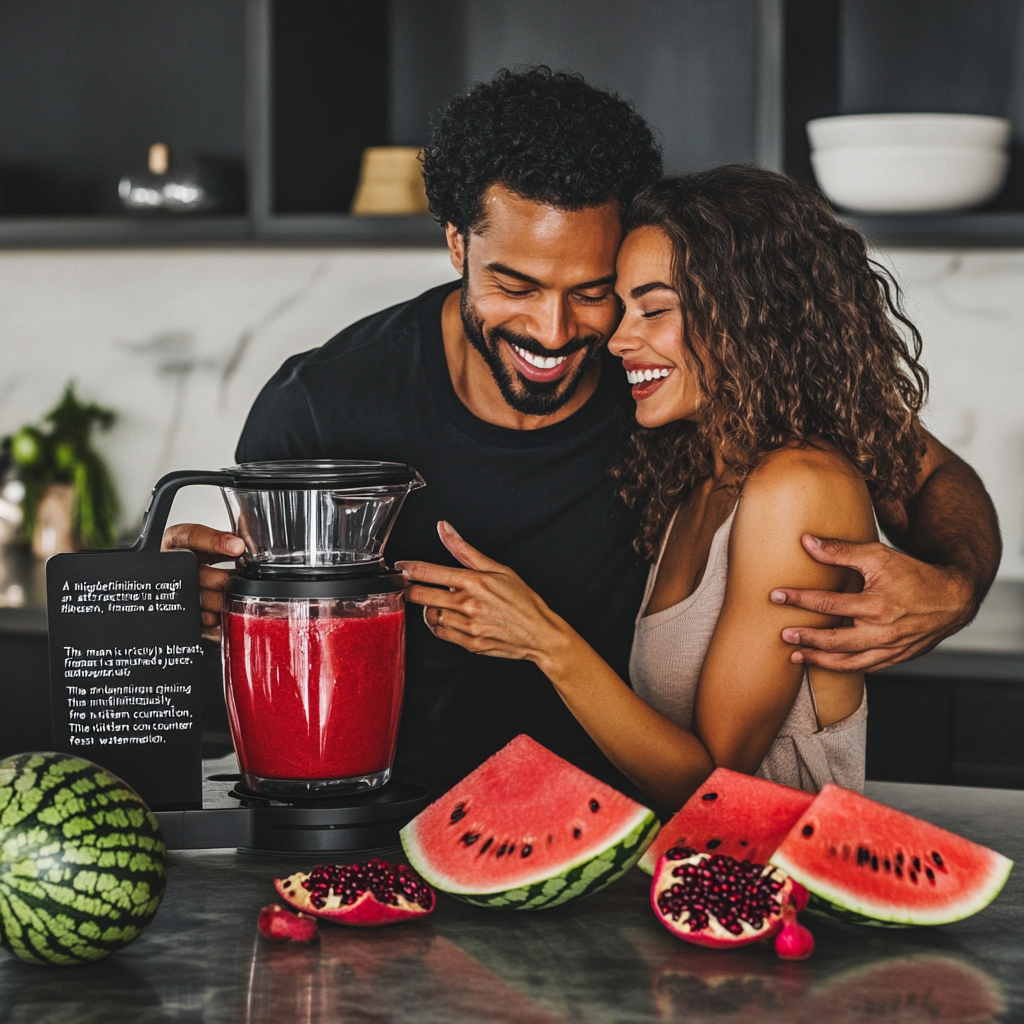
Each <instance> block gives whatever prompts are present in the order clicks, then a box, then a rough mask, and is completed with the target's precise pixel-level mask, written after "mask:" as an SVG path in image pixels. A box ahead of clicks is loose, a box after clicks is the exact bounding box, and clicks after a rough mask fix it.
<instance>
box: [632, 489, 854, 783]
mask: <svg viewBox="0 0 1024 1024" xmlns="http://www.w3.org/2000/svg"><path fill="white" fill-rule="evenodd" d="M736 508H739V502H737V504H736ZM736 508H734V509H733V510H732V514H731V515H730V516H729V518H728V519H727V520H726V521H725V522H724V523H723V524H722V525H721V526H720V527H719V528H718V530H717V532H716V533H715V536H714V539H713V540H712V542H711V552H710V554H709V555H708V564H707V566H706V568H705V569H704V576H703V578H702V579H701V581H700V583H699V584H698V585H697V589H696V590H694V592H693V593H692V594H691V595H690V596H689V597H688V598H686V600H684V601H680V602H679V604H676V605H673V606H672V607H671V608H665V609H664V610H663V611H660V612H654V613H653V614H652V615H648V616H646V617H644V612H645V611H646V610H647V602H648V601H649V600H650V598H651V594H652V592H653V591H654V583H655V580H656V579H657V578H658V567H659V566H660V565H661V559H662V555H664V553H665V541H663V542H662V546H661V552H660V553H659V555H658V561H657V562H655V564H654V565H653V566H652V567H651V571H650V574H649V576H648V578H647V590H646V592H645V593H644V599H643V603H642V604H641V606H640V612H639V614H638V615H637V619H636V631H635V633H634V636H633V653H632V656H631V657H630V661H629V677H630V679H631V680H632V683H633V689H634V690H635V691H636V693H637V694H638V695H639V696H640V697H641V698H643V700H644V701H646V702H647V703H648V704H650V706H651V707H652V708H654V709H655V710H656V711H660V712H661V714H663V715H664V716H665V717H666V718H668V719H670V720H671V721H673V722H675V723H676V725H679V726H681V727H682V728H684V729H691V728H692V722H693V704H694V699H695V697H696V694H697V681H698V679H699V678H700V671H701V667H702V666H703V664H704V658H705V656H706V655H707V652H708V647H709V646H710V644H711V637H712V635H713V634H714V632H715V626H716V625H717V624H718V617H719V615H720V614H721V612H722V605H723V603H724V602H725V584H726V580H727V578H728V575H729V535H730V533H731V532H732V524H733V521H734V520H735V518H736ZM673 518H674V517H673ZM671 528H672V524H671V523H670V524H669V529H668V530H666V531H665V538H666V540H667V538H668V535H669V532H670V531H671ZM867 717H868V707H867V696H866V694H865V696H864V697H863V698H862V699H861V703H860V707H859V708H858V709H857V710H856V711H855V712H854V713H853V714H852V715H850V716H849V717H848V718H844V719H843V720H842V721H841V722H835V723H833V724H832V725H829V726H826V727H825V728H824V729H819V728H818V714H817V711H816V709H815V706H814V692H813V691H812V689H811V684H810V680H809V679H808V677H807V672H806V671H804V677H803V680H802V681H801V683H800V690H799V692H798V693H797V697H796V701H795V703H794V704H793V707H792V709H791V710H790V712H789V717H788V718H787V719H786V721H785V723H784V724H783V726H782V730H781V731H780V732H779V735H778V737H777V739H776V740H775V742H774V743H773V744H772V746H771V749H770V750H769V751H768V756H767V757H765V759H764V761H763V762H762V764H761V767H760V768H759V769H758V770H757V774H758V775H759V776H760V777H761V778H763V779H770V780H771V781H772V782H781V783H782V784H783V785H786V786H794V787H796V788H797V789H804V790H807V792H809V793H816V792H817V791H818V790H819V789H821V787H822V786H824V785H825V783H826V782H834V783H836V784H837V785H839V786H843V787H845V788H846V789H852V790H854V791H855V792H858V793H860V792H863V789H864V750H865V745H866V742H867Z"/></svg>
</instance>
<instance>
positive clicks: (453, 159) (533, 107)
mask: <svg viewBox="0 0 1024 1024" xmlns="http://www.w3.org/2000/svg"><path fill="white" fill-rule="evenodd" d="M660 177H661V150H660V147H659V146H658V144H657V142H656V141H655V139H654V135H653V134H652V132H651V129H650V127H649V126H648V124H647V122H646V121H645V120H644V119H643V117H642V116H641V115H640V114H639V113H638V112H637V111H636V109H635V108H634V107H633V105H632V104H631V103H628V102H627V101H626V100H624V99H622V98H621V97H620V96H618V95H612V94H611V93H607V92H604V91H602V90H601V89H596V88H595V87H594V86H592V85H588V84H587V83H586V82H585V81H584V80H583V78H582V76H580V75H575V74H568V73H566V72H563V71H552V70H551V69H550V68H548V67H545V66H543V65H541V66H537V67H527V68H522V69H517V70H515V71H510V70H508V69H507V68H503V69H502V70H501V71H499V72H498V73H497V75H495V77H494V78H493V79H492V80H491V81H490V82H478V83H477V84H476V85H474V86H473V87H472V88H471V89H470V90H469V92H467V93H466V94H465V95H462V96H456V97H455V98H454V99H453V100H451V101H450V102H449V103H448V105H447V106H446V107H445V108H444V110H443V111H442V112H441V114H440V116H439V118H438V120H437V122H436V123H435V124H434V126H433V131H432V135H431V141H430V144H429V145H428V146H427V147H426V148H425V149H424V151H423V178H424V181H425V182H426V186H427V197H428V198H429V200H430V212H431V213H432V214H433V215H434V217H435V218H436V220H437V221H438V222H439V223H441V224H445V223H447V222H450V223H452V224H454V225H455V227H456V228H457V229H458V231H459V233H460V234H462V235H465V234H467V233H468V232H469V231H470V230H471V229H473V228H475V227H478V226H479V223H480V219H481V209H482V207H481V200H482V198H483V194H484V192H486V190H487V189H488V188H489V187H490V186H491V185H494V184H497V183H500V184H502V185H504V186H505V187H506V188H508V189H509V190H510V191H512V192H514V193H515V194H516V195H519V196H522V197H523V198H524V199H532V200H535V201H537V202H541V203H548V204H550V205H552V206H556V207H559V208H561V209H565V210H582V209H584V208H586V207H589V206H600V205H602V204H604V203H607V202H610V201H613V200H614V201H616V202H618V203H619V204H620V206H624V205H625V204H626V203H628V202H629V201H630V200H631V199H632V198H633V196H634V195H635V194H636V192H637V191H638V190H639V189H640V188H641V187H643V186H644V185H646V184H649V183H650V182H652V181H656V180H657V179H658V178H660Z"/></svg>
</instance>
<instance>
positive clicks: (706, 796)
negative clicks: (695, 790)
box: [701, 793, 718, 800]
mask: <svg viewBox="0 0 1024 1024" xmlns="http://www.w3.org/2000/svg"><path fill="white" fill-rule="evenodd" d="M717 799H718V794H717V793H705V794H704V795H703V796H702V797H701V800H717Z"/></svg>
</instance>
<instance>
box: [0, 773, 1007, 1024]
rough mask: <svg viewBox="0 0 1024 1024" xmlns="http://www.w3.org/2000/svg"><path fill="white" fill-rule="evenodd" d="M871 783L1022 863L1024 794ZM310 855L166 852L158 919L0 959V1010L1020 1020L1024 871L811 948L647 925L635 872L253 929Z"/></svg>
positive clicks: (80, 1014)
mask: <svg viewBox="0 0 1024 1024" xmlns="http://www.w3.org/2000/svg"><path fill="white" fill-rule="evenodd" d="M868 792H869V795H871V796H873V797H875V798H877V799H881V800H883V801H885V802H887V803H890V804H892V805H893V806H896V807H900V808H902V809H904V810H906V811H909V812H911V813H913V814H917V815H920V816H921V817H924V818H927V819H929V820H931V821H934V822H935V823H936V824H939V825H942V826H945V827H947V828H950V829H952V830H954V831H957V832H960V833H962V834H964V835H966V836H968V837H970V838H972V839H975V840H977V841H979V842H983V843H985V844H986V845H989V846H992V847H994V848H995V849H998V850H999V851H1000V852H1002V853H1004V854H1006V855H1007V856H1009V857H1012V858H1013V859H1014V860H1016V861H1017V862H1018V864H1019V863H1020V862H1021V860H1022V859H1024V793H1021V792H1014V791H1006V790H988V789H968V788H962V787H945V786H917V785H902V784H893V783H869V787H868ZM308 866H309V865H308V864H306V863H305V862H302V861H298V862H297V861H294V860H286V859H280V858H270V857H267V858H264V857H258V856H252V855H243V854H238V853H235V852H233V851H216V852H192V853H175V854H172V855H171V870H170V883H169V887H168V891H167V896H166V898H165V900H164V904H163V906H162V908H161V910H160V913H159V915H158V916H157V918H156V921H155V922H154V924H153V926H152V927H151V928H150V929H149V931H148V932H147V933H146V934H144V935H143V936H142V938H140V939H139V940H138V941H137V942H136V943H135V944H134V945H133V946H131V947H129V948H128V949H126V950H125V951H123V952H122V953H120V954H118V955H117V956H114V957H112V958H110V959H109V960H107V961H105V962H103V963H100V964H94V965H90V966H88V967H81V968H73V969H67V968H54V969H48V968H43V967H36V966H33V965H29V964H22V963H20V962H17V961H15V960H13V959H10V958H6V957H5V958H4V959H3V960H2V961H0V1006H2V1007H3V1011H2V1013H0V1017H2V1019H3V1020H5V1021H12V1022H26V1024H28V1022H31V1024H57V1022H58V1021H59V1022H62V1024H63V1022H71V1021H74V1022H76V1024H82V1022H93V1021H95V1022H96V1024H101V1022H102V1024H119V1022H139V1024H142V1022H145V1024H156V1022H179V1021H180V1022H189V1024H198V1022H200V1021H202V1022H204V1024H214V1022H222V1021H223V1022H229V1021H230V1022H236V1021H242V1022H245V1024H263V1022H266V1024H279V1022H285V1021H287V1022H289V1024H292V1022H295V1024H315V1022H328V1021H329V1022H337V1021H359V1022H365V1024H368V1022H371V1021H372V1022H376V1024H384V1022H392V1021H394V1022H399V1021H402V1022H405V1021H408V1022H413V1021H415V1022H416V1024H432V1022H437V1024H460V1022H472V1024H488V1022H507V1024H511V1022H513V1021H514V1022H516V1024H524V1022H525V1024H559V1022H571V1021H576V1022H586V1024H603V1022H615V1024H641V1022H647V1021H679V1022H682V1021H694V1022H695V1021H700V1022H724V1021H739V1020H743V1021H748V1022H780V1024H781V1022H786V1024H799V1022H807V1024H812V1022H813V1024H821V1022H837V1021H867V1020H885V1021H889V1022H892V1024H897V1022H904V1024H910V1022H914V1024H918V1022H924V1021H941V1022H943V1024H954V1022H958V1021H960V1022H967V1021H970V1022H971V1024H984V1022H988V1021H993V1022H995V1021H1018V1020H1022V1019H1024V874H1022V873H1021V869H1019V868H1018V869H1017V870H1015V872H1014V873H1013V874H1011V876H1010V880H1009V882H1008V883H1007V885H1006V888H1005V889H1004V891H1003V893H1002V894H1001V895H1000V896H999V898H998V899H997V900H996V902H995V903H994V904H993V905H992V906H990V907H989V908H987V909H986V910H985V911H983V912H982V913H981V914H979V915H977V916H975V917H974V918H971V919H970V920H967V921H963V922H960V923H958V924H954V925H947V926H944V927H940V928H931V929H907V930H889V929H873V928H862V927H857V926H854V925H842V924H837V923H832V922H828V921H823V920H821V919H820V918H813V917H812V916H811V915H805V917H806V923H807V924H808V925H810V927H811V928H812V930H813V931H814V934H815V937H816V939H817V946H818V948H817V950H816V952H815V954H814V956H813V957H812V958H811V959H810V960H807V961H804V962H801V963H784V962H782V961H780V960H778V959H777V958H776V957H775V955H774V953H773V952H772V950H771V949H770V948H768V947H763V946H760V945H758V946H757V947H756V948H747V949H743V950H733V951H718V950H706V949H699V948H696V947H692V946H687V945H686V944H685V943H683V942H681V941H679V940H678V939H676V938H674V937H673V936H672V935H670V934H669V933H668V932H667V931H665V930H664V929H663V928H662V927H661V926H660V925H659V924H658V923H657V921H655V919H654V917H653V915H652V913H651V910H650V907H649V904H648V902H647V890H648V884H649V883H648V880H647V876H645V875H643V874H641V873H640V872H639V871H636V870H634V871H631V872H629V873H628V875H627V876H626V877H625V878H623V879H620V880H619V881H618V882H617V883H615V884H614V885H612V886H610V887H609V888H608V889H606V890H604V891H603V892H600V893H598V894H596V895H595V896H593V897H591V898H589V899H586V900H582V901H580V902H579V903H576V904H570V905H568V906H566V907H561V908H557V909H554V910H550V911H540V912H537V913H528V912H518V913H517V912H513V911H497V910H495V911H489V910H484V909H480V908H474V907H470V906H468V905H466V904H462V903H458V902H456V901H454V900H451V899H448V898H447V897H442V898H441V900H440V905H439V907H438V909H437V911H436V912H435V914H434V915H433V916H432V917H431V918H429V919H428V920H426V921H420V922H415V923H413V924H405V925H399V926H395V927H392V928H384V929H380V930H369V929H368V930H360V929H354V928H353V929H346V928H343V927H340V926H332V925H329V924H323V925H321V929H320V931H321V936H322V938H321V941H320V943H319V944H318V945H313V946H295V945H276V944H272V943H269V942H267V941H265V940H263V939H261V938H260V937H259V935H258V933H257V931H256V915H257V912H258V910H259V908H260V907H261V906H263V905H264V904H266V903H270V902H272V901H273V900H274V897H275V893H274V889H273V885H272V882H271V880H272V878H273V877H274V875H275V874H277V875H282V874H288V873H291V872H292V871H295V870H297V869H299V868H301V867H308Z"/></svg>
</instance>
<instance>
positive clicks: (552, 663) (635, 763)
mask: <svg viewBox="0 0 1024 1024" xmlns="http://www.w3.org/2000/svg"><path fill="white" fill-rule="evenodd" d="M438 532H439V533H440V535H441V540H442V541H443V542H444V544H445V546H446V547H447V548H448V550H449V551H451V552H452V554H453V555H455V557H456V558H457V559H458V560H459V561H460V562H461V563H462V564H463V565H464V566H466V568H465V569H453V568H449V567H447V566H440V565H432V564H429V563H426V562H399V563H398V564H397V565H396V568H399V569H401V570H402V572H404V573H405V575H406V576H407V577H408V578H409V579H411V580H416V581H419V583H420V584H422V583H429V584H434V585H433V586H422V585H417V584H413V585H412V586H410V587H409V589H408V590H407V591H406V598H407V600H409V601H413V602H415V603H417V604H422V605H424V606H425V607H426V613H425V617H426V621H427V625H428V626H429V627H430V628H431V630H432V631H433V633H434V635H435V636H437V637H438V638H439V639H442V640H448V641H449V642H451V643H455V644H458V645H459V646H460V647H464V648H465V649H466V650H468V651H473V652H474V653H475V654H484V655H488V656H490V657H495V658H514V659H519V660H525V661H532V662H533V663H534V664H535V665H537V666H538V667H539V668H540V669H541V671H542V672H544V674H545V675H546V676H547V677H548V678H549V679H550V680H551V682H552V683H553V684H554V686H555V689H556V690H557V691H558V693H559V696H561V698H562V700H564V701H565V703H566V706H567V707H568V708H569V710H570V711H571V712H572V713H573V715H574V716H575V717H576V719H577V721H579V723H580V725H582V726H583V728H584V729H586V730H587V732H588V733H589V734H590V737H591V738H592V739H593V740H594V742H595V743H596V744H597V745H598V746H599V747H600V748H601V750H602V751H603V752H604V754H605V756H606V757H607V758H608V760H609V761H611V762H612V764H614V765H615V766H616V768H618V769H619V771H621V772H622V773H623V775H625V776H626V777H627V778H629V779H630V780H631V781H632V782H634V783H635V784H636V785H637V786H639V787H640V788H641V789H642V790H643V791H644V792H645V793H649V794H650V795H651V796H652V797H653V798H654V799H656V800H657V801H659V802H660V803H662V804H664V805H665V806H666V807H670V808H673V809H675V808H677V807H681V806H682V804H683V803H685V801H686V800H687V799H688V798H689V796H690V794H691V793H693V791H694V790H695V789H696V788H697V787H698V786H699V785H700V784H701V783H702V782H703V781H704V780H705V779H706V778H707V777H708V775H710V774H711V772H712V771H713V770H714V768H715V765H714V764H713V763H712V761H711V758H710V757H709V756H708V752H707V751H706V750H705V749H704V746H703V744H702V743H701V742H700V740H698V739H697V737H696V736H694V735H693V733H691V732H687V730H685V729H682V728H680V727H679V726H678V725H676V724H675V723H674V722H671V721H669V719H667V718H665V717H664V716H663V715H661V714H659V713H658V712H657V711H655V710H654V709H653V708H652V707H650V705H648V704H646V703H644V701H642V700H641V699H640V698H639V697H638V696H637V695H636V694H635V693H634V692H633V691H632V690H631V689H630V688H629V686H627V685H626V684H625V683H624V682H623V681H622V679H620V678H619V676H618V675H617V674H616V673H615V672H614V670H613V669H612V668H611V666H610V665H608V663H607V662H606V661H604V660H603V659H602V658H601V657H600V655H598V654H597V652H596V651H595V650H594V649H593V648H592V647H590V645H589V644H587V643H586V641H585V640H583V638H582V637H581V636H580V635H579V634H578V633H577V632H576V631H575V630H574V629H573V628H572V627H571V626H570V625H569V624H568V623H567V622H566V621H565V620H564V619H562V618H561V617H560V616H558V615H556V614H555V613H554V612H553V611H552V610H551V609H550V608H548V606H547V605H546V604H545V603H544V601H543V600H541V598H540V597H539V596H538V595H537V594H535V593H534V592H533V591H532V590H531V589H530V588H529V587H528V586H527V585H526V584H525V583H524V582H523V581H522V580H521V579H520V578H519V577H518V576H517V575H516V574H515V573H514V572H512V570H511V569H509V568H507V567H506V566H504V565H501V564H500V563H498V562H495V561H493V560H492V559H490V558H487V557H486V556H485V555H482V554H481V553H480V552H479V551H477V550H476V549H475V548H473V547H471V546H470V545H469V544H467V543H466V542H465V541H464V540H463V539H462V538H461V537H460V536H459V535H458V534H457V533H456V532H455V530H453V529H452V527H451V526H449V525H448V524H447V523H441V524H439V526H438ZM442 588H443V589H442Z"/></svg>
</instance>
